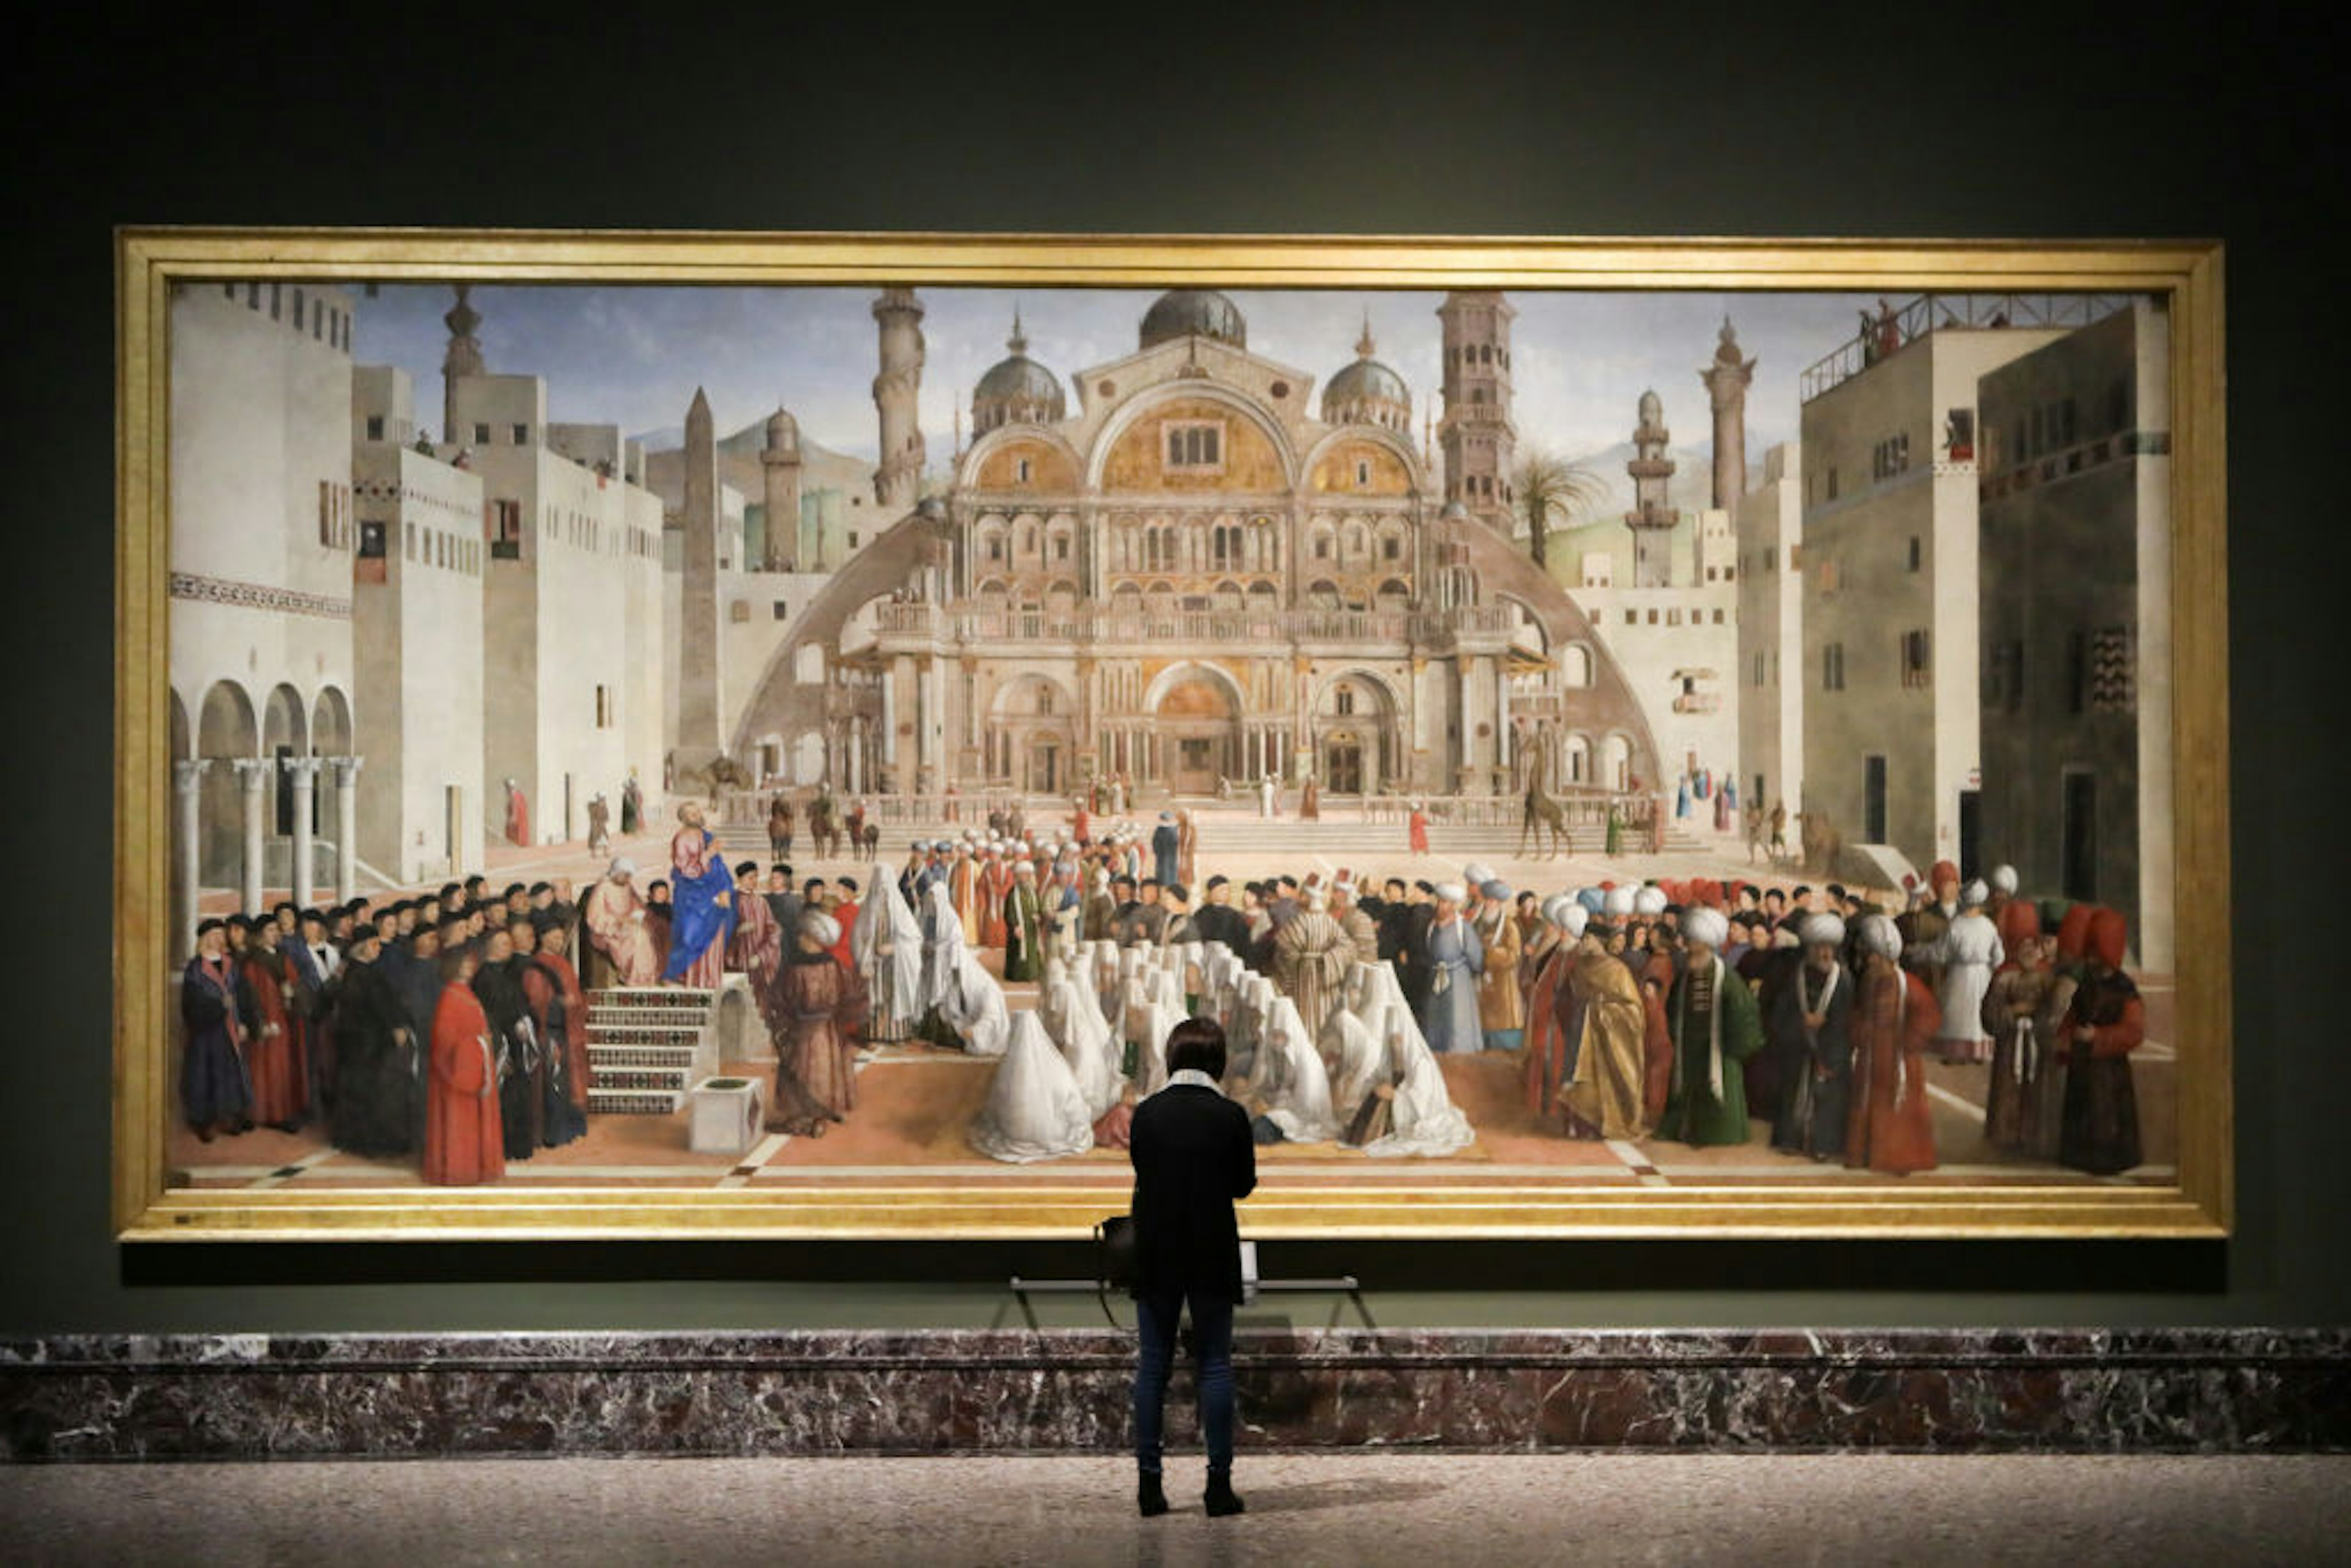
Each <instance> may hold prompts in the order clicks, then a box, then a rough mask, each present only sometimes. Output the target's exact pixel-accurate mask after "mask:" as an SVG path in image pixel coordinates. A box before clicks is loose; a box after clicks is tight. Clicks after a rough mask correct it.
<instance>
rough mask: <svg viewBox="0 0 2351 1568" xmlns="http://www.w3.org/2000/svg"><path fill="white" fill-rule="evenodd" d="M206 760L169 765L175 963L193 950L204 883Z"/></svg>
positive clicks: (173, 954)
mask: <svg viewBox="0 0 2351 1568" xmlns="http://www.w3.org/2000/svg"><path fill="white" fill-rule="evenodd" d="M211 766H212V759H211V758H208V757H199V758H194V759H193V760H192V761H186V760H183V761H175V762H173V763H172V834H173V838H172V863H173V864H174V865H175V866H176V867H177V868H178V873H179V880H178V882H177V883H175V884H174V885H173V887H172V932H173V934H174V936H175V937H176V939H177V941H178V943H179V946H177V947H176V948H174V949H173V951H172V958H173V961H174V962H177V961H179V960H181V959H184V958H186V957H187V956H188V955H189V954H191V953H193V952H194V951H195V950H196V907H197V902H198V899H199V897H200V896H201V894H202V884H203V882H204V810H203V808H204V770H205V769H206V768H210V767H211Z"/></svg>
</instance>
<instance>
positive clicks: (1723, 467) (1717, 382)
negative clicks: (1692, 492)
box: [1698, 316, 1755, 513]
mask: <svg viewBox="0 0 2351 1568" xmlns="http://www.w3.org/2000/svg"><path fill="white" fill-rule="evenodd" d="M1754 379H1755V361H1752V360H1742V359H1740V357H1739V334H1738V333H1737V332H1735V331H1733V330H1732V329H1731V326H1730V318H1729V317H1728V316H1725V317H1724V318H1723V319H1722V340H1721V341H1720V342H1719V343H1717V344H1716V345H1715V349H1714V363H1712V364H1711V365H1708V367H1707V368H1706V369H1704V370H1702V371H1698V380H1700V381H1702V382H1705V383H1706V390H1707V392H1708V394H1709V395H1710V396H1711V397H1712V398H1713V400H1714V509H1715V510H1716V511H1718V512H1731V513H1736V512H1737V511H1738V510H1739V497H1741V496H1743V495H1745V494H1746V493H1747V383H1748V382H1751V381H1753V380H1754Z"/></svg>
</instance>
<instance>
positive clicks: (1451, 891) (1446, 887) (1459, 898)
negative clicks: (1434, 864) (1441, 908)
mask: <svg viewBox="0 0 2351 1568" xmlns="http://www.w3.org/2000/svg"><path fill="white" fill-rule="evenodd" d="M1437 897H1439V898H1441V899H1443V900H1445V902H1446V903H1447V904H1467V903H1468V901H1469V890H1468V888H1466V887H1464V886H1462V885H1461V884H1460V883H1458V882H1441V883H1437Z"/></svg>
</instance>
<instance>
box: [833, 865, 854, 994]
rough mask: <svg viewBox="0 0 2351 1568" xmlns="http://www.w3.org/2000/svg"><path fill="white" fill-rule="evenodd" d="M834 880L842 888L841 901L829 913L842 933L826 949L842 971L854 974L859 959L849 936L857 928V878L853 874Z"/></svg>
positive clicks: (836, 885)
mask: <svg viewBox="0 0 2351 1568" xmlns="http://www.w3.org/2000/svg"><path fill="white" fill-rule="evenodd" d="M832 880H833V885H834V886H835V887H838V888H839V889H841V902H840V903H839V904H834V905H833V906H832V908H831V910H830V911H828V913H829V914H831V916H832V918H833V923H834V924H835V925H838V926H839V927H840V928H841V934H840V935H839V936H837V937H835V938H834V939H833V941H832V943H831V946H828V947H827V948H826V949H825V951H827V952H829V953H831V955H832V956H833V961H834V962H835V963H837V964H839V965H840V966H841V972H842V973H844V974H851V975H853V974H855V973H856V972H857V960H856V958H855V957H854V956H852V954H851V953H850V951H849V936H850V933H851V932H852V931H854V930H856V929H857V879H856V878H855V877H853V876H838V877H835V878H833V879H832Z"/></svg>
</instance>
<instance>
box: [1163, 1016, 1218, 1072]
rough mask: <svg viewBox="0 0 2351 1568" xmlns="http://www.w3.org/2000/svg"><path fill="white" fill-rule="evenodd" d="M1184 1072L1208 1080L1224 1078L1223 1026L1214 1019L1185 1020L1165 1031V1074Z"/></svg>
mask: <svg viewBox="0 0 2351 1568" xmlns="http://www.w3.org/2000/svg"><path fill="white" fill-rule="evenodd" d="M1186 1068H1190V1069H1192V1070H1193V1071H1198V1072H1205V1073H1207V1075H1208V1076H1209V1077H1211V1078H1222V1077H1223V1076H1224V1075H1225V1026H1224V1025H1222V1024H1220V1023H1218V1022H1217V1020H1216V1019H1204V1018H1187V1019H1185V1020H1184V1021H1183V1022H1182V1023H1179V1024H1177V1025H1176V1026H1175V1028H1174V1029H1171V1030H1168V1031H1167V1071H1170V1072H1181V1071H1184V1070H1185V1069H1186Z"/></svg>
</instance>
